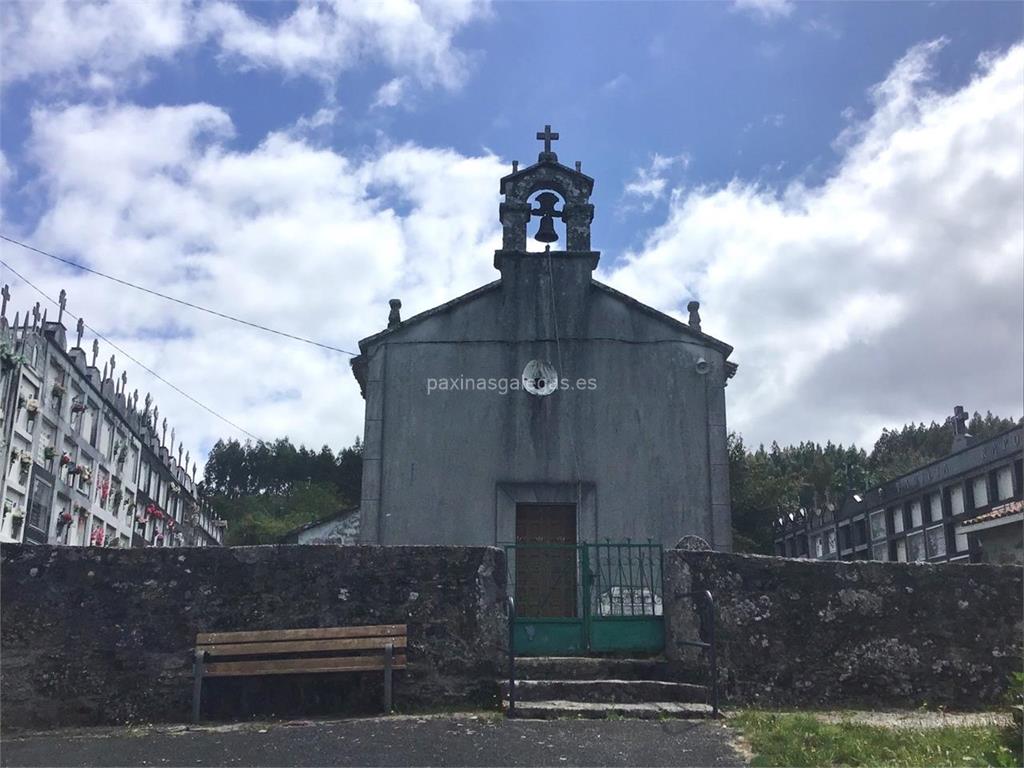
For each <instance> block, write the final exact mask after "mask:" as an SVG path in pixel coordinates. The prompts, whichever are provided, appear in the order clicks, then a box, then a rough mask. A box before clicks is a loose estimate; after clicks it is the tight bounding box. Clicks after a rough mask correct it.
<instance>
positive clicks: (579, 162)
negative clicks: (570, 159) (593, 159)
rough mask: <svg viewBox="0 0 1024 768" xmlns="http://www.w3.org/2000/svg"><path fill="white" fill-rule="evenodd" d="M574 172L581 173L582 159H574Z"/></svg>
mask: <svg viewBox="0 0 1024 768" xmlns="http://www.w3.org/2000/svg"><path fill="white" fill-rule="evenodd" d="M576 173H583V161H582V160H577V161H576Z"/></svg>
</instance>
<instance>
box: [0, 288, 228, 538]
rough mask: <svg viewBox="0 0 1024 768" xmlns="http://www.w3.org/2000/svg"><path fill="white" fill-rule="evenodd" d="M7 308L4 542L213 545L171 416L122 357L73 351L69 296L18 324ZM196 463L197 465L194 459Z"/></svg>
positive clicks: (1, 333) (2, 373) (1, 401)
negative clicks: (50, 313)
mask: <svg viewBox="0 0 1024 768" xmlns="http://www.w3.org/2000/svg"><path fill="white" fill-rule="evenodd" d="M0 295H2V297H3V306H2V309H0V419H2V421H0V436H2V453H0V456H2V457H3V469H2V480H0V505H2V509H3V517H2V522H0V541H5V542H24V543H28V544H65V545H70V546H114V547H128V546H137V547H139V546H164V547H171V546H214V545H219V544H223V542H224V530H225V526H226V524H225V523H224V521H221V520H217V519H215V518H214V517H213V516H212V515H211V513H210V512H209V510H208V508H207V507H206V505H205V504H204V502H203V499H202V497H201V488H200V487H199V486H198V485H197V483H196V482H195V472H196V463H195V461H194V460H191V458H190V457H189V455H188V454H185V457H184V459H183V458H182V446H181V444H179V446H178V449H177V453H176V454H175V452H174V450H173V446H174V439H175V432H174V430H173V429H172V430H171V431H170V446H171V447H170V448H168V447H167V445H166V442H167V419H166V418H164V419H163V421H162V422H161V421H159V409H158V408H156V407H154V406H153V405H152V402H151V399H150V397H149V395H146V398H145V401H144V403H143V406H142V408H140V407H139V402H138V400H139V395H138V390H136V391H135V392H134V393H133V394H132V395H131V396H129V395H127V394H126V387H127V375H126V374H124V373H122V374H121V375H120V376H119V377H118V376H116V371H115V366H116V360H115V358H114V357H113V356H111V358H110V360H109V361H107V362H105V363H104V364H103V368H102V370H101V369H100V368H98V367H97V365H96V363H97V357H98V356H99V345H98V343H97V342H96V341H93V344H92V355H91V360H90V359H89V357H88V356H87V354H86V351H85V350H84V349H83V348H82V331H83V327H84V326H83V323H82V321H81V320H79V321H78V328H77V340H76V343H75V346H74V347H72V348H71V349H68V348H67V329H66V328H65V327H64V326H63V324H62V320H63V314H64V310H63V304H64V297H65V294H64V292H63V291H62V292H61V304H62V308H61V310H60V313H59V316H58V318H57V321H56V322H53V321H47V319H46V314H45V313H43V314H42V315H40V309H39V304H38V303H37V304H36V305H35V307H34V308H33V310H32V312H31V313H29V312H26V313H25V316H24V318H23V319H21V320H20V322H19V316H18V315H15V318H14V322H13V323H11V322H9V321H8V319H7V302H8V299H9V297H10V292H9V289H8V287H7V286H6V285H5V286H4V288H3V291H2V294H0ZM190 464H191V466H190Z"/></svg>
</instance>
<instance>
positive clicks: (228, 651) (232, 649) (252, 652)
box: [198, 635, 406, 656]
mask: <svg viewBox="0 0 1024 768" xmlns="http://www.w3.org/2000/svg"><path fill="white" fill-rule="evenodd" d="M388 643H390V644H391V645H392V646H393V647H394V648H395V649H396V650H397V649H399V648H405V644H406V638H405V637H404V636H400V635H399V636H390V637H353V638H343V639H340V640H283V641H281V642H277V643H223V644H218V645H201V646H199V647H198V650H200V651H206V654H207V655H208V656H263V655H266V654H268V653H308V652H311V651H365V650H374V649H382V648H384V646H385V645H387V644H388Z"/></svg>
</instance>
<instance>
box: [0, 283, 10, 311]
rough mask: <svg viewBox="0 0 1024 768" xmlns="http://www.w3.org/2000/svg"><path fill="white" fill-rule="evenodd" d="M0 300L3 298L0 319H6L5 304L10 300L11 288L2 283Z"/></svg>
mask: <svg viewBox="0 0 1024 768" xmlns="http://www.w3.org/2000/svg"><path fill="white" fill-rule="evenodd" d="M0 298H3V306H0V317H7V302H8V301H10V300H11V286H9V285H8V284H7V283H4V287H3V290H0Z"/></svg>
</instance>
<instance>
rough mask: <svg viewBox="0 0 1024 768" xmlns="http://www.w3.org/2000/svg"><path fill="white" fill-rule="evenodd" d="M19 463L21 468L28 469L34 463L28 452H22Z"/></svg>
mask: <svg viewBox="0 0 1024 768" xmlns="http://www.w3.org/2000/svg"><path fill="white" fill-rule="evenodd" d="M18 461H20V462H21V466H23V467H27V466H29V465H30V464H31V463H32V454H30V453H29V452H28V451H22V452H21V454H20V455H19V456H18Z"/></svg>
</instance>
